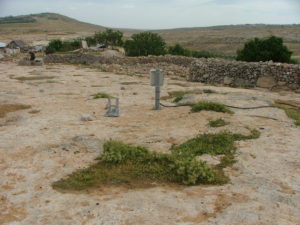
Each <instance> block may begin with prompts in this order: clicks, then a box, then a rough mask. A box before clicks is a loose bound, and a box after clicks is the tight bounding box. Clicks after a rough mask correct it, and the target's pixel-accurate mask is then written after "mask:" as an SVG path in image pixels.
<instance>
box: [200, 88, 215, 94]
mask: <svg viewBox="0 0 300 225" xmlns="http://www.w3.org/2000/svg"><path fill="white" fill-rule="evenodd" d="M203 93H205V94H215V93H217V92H216V91H214V90H211V89H203Z"/></svg>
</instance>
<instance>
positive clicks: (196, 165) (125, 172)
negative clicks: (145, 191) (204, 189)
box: [53, 131, 254, 190]
mask: <svg viewBox="0 0 300 225" xmlns="http://www.w3.org/2000/svg"><path fill="white" fill-rule="evenodd" d="M251 133H254V132H253V131H251ZM241 138H243V139H245V140H246V139H250V138H254V135H252V134H251V135H249V136H240V135H239V134H232V133H230V132H222V133H219V134H203V135H200V136H198V137H196V138H193V139H191V140H188V141H187V142H185V143H183V144H181V145H178V146H173V147H172V149H171V154H165V153H156V152H150V151H149V150H148V149H146V148H145V147H141V146H133V145H128V144H124V143H122V142H120V141H108V142H106V143H105V144H104V151H103V154H102V155H101V156H100V157H98V158H97V160H99V161H98V163H96V164H94V165H92V166H91V167H89V168H86V169H83V170H79V171H76V172H74V173H72V174H71V175H69V176H68V177H67V178H65V179H62V180H60V181H57V182H55V183H54V184H53V187H54V188H60V189H69V190H82V189H86V188H90V187H95V186H97V185H119V184H126V185H134V186H135V187H136V186H138V185H139V184H144V185H145V184H146V186H149V185H150V184H152V183H154V182H155V183H157V182H161V183H177V184H185V185H195V184H223V183H226V182H227V181H228V180H229V179H228V178H227V177H226V176H225V175H224V173H223V170H222V169H223V168H225V167H226V166H229V165H232V164H233V163H234V162H235V159H234V153H235V151H236V147H235V146H234V141H236V140H240V139H241ZM202 154H212V155H224V158H223V159H222V161H221V163H220V164H219V165H218V166H216V167H211V166H209V165H207V164H206V163H205V162H203V161H200V160H197V159H196V156H198V155H202Z"/></svg>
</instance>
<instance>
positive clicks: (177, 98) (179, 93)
mask: <svg viewBox="0 0 300 225" xmlns="http://www.w3.org/2000/svg"><path fill="white" fill-rule="evenodd" d="M186 94H202V91H200V90H193V91H171V92H168V96H166V97H162V98H161V99H162V100H167V99H170V98H174V100H173V102H174V103H178V102H180V101H181V100H182V99H183V96H184V95H186Z"/></svg>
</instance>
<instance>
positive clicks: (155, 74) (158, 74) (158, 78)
mask: <svg viewBox="0 0 300 225" xmlns="http://www.w3.org/2000/svg"><path fill="white" fill-rule="evenodd" d="M150 85H151V86H154V87H155V105H154V108H153V109H155V110H158V109H160V102H159V101H160V87H161V86H163V85H164V74H163V71H162V70H160V69H151V70H150Z"/></svg>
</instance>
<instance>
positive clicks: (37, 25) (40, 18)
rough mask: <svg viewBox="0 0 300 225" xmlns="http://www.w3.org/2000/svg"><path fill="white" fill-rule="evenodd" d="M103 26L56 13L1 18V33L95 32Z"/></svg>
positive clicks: (102, 28)
mask: <svg viewBox="0 0 300 225" xmlns="http://www.w3.org/2000/svg"><path fill="white" fill-rule="evenodd" d="M98 30H104V27H103V26H99V25H94V24H90V23H84V22H81V21H78V20H75V19H72V18H70V17H67V16H63V15H60V14H56V13H40V14H30V15H24V16H10V17H2V18H0V34H10V33H26V34H28V33H41V32H47V33H51V32H66V33H68V32H69V33H72V32H82V31H83V32H95V31H98Z"/></svg>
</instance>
